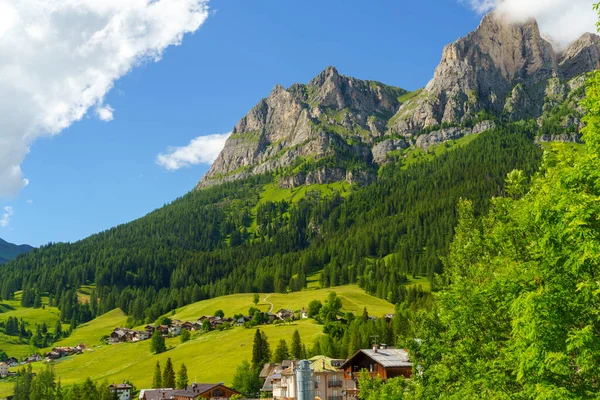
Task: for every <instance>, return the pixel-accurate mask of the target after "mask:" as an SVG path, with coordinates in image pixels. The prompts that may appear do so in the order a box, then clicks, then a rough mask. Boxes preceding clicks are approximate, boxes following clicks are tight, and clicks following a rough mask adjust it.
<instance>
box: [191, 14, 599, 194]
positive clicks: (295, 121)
mask: <svg viewBox="0 0 600 400" xmlns="http://www.w3.org/2000/svg"><path fill="white" fill-rule="evenodd" d="M599 41H600V38H599V37H598V36H597V35H594V34H585V35H583V36H582V37H581V38H580V39H578V40H577V41H575V42H574V43H572V44H571V45H570V46H569V47H568V48H567V49H565V50H564V51H562V52H556V51H555V50H554V49H553V47H552V45H551V44H550V43H549V42H548V41H546V40H545V39H544V38H543V37H542V35H541V34H540V30H539V27H538V24H537V23H536V22H535V21H534V20H531V21H528V22H526V23H523V24H513V23H510V22H508V21H505V20H503V19H502V18H501V17H499V16H498V15H496V14H495V13H494V12H492V13H489V14H487V15H486V16H485V17H484V18H483V20H482V21H481V24H480V25H479V27H478V28H477V29H476V30H475V31H474V32H472V33H470V34H468V35H467V36H466V37H464V38H461V39H459V40H457V41H456V42H454V43H452V44H449V45H448V46H446V47H445V48H444V51H443V54H442V60H441V62H440V64H439V66H438V67H437V68H436V70H435V73H434V77H433V79H432V80H431V81H430V82H429V83H428V84H427V86H426V87H425V88H424V89H422V90H419V91H416V92H414V93H408V92H407V91H406V90H403V89H400V88H396V87H391V86H387V85H384V84H382V83H379V82H375V81H364V80H359V79H355V78H351V77H346V76H344V75H340V74H339V73H338V71H337V70H336V69H335V68H334V67H329V68H327V69H326V70H325V71H323V72H322V73H321V74H319V75H318V76H317V77H316V78H314V79H313V80H312V81H311V82H309V83H308V84H306V85H302V84H295V85H292V86H291V87H290V88H288V89H284V88H283V87H282V86H279V85H278V86H276V87H275V89H273V91H272V92H271V94H270V95H269V97H267V98H266V99H263V100H261V101H260V102H259V103H258V104H257V105H256V106H255V107H254V108H253V109H252V110H251V111H250V112H249V113H248V114H247V115H246V116H244V117H243V118H242V119H241V120H240V121H239V122H238V124H237V125H236V126H235V127H234V128H233V133H232V135H231V137H230V138H229V139H228V140H227V142H226V144H225V148H224V149H223V151H222V152H221V154H220V155H219V157H218V158H217V160H216V161H215V162H214V164H213V165H212V167H211V168H210V170H209V172H208V173H207V174H206V175H205V176H204V177H203V178H202V180H201V181H200V183H199V184H198V188H203V187H207V186H211V185H214V184H219V183H223V182H227V181H233V180H237V179H242V178H245V177H248V176H251V175H255V174H263V173H269V172H274V171H278V175H279V178H278V179H279V181H278V182H279V185H280V186H281V187H297V186H299V185H303V184H313V183H320V184H323V183H331V182H335V181H347V182H348V183H355V182H356V183H359V184H361V185H365V184H368V183H371V182H372V181H373V180H374V179H375V177H376V170H377V168H378V165H381V164H384V163H385V162H386V161H387V159H388V154H390V153H391V152H395V151H399V150H404V149H406V148H409V147H410V146H413V147H418V148H423V149H428V148H429V147H430V146H431V145H435V144H439V143H442V142H445V141H448V140H454V139H458V138H460V137H463V136H466V135H470V134H476V133H480V132H483V131H486V130H489V129H492V128H493V127H494V126H496V122H501V123H504V122H510V121H518V120H526V119H536V120H537V122H538V125H539V126H540V130H539V132H538V136H539V137H540V140H541V141H549V140H563V141H564V140H569V141H577V140H578V139H579V138H578V136H577V132H578V131H579V128H580V127H581V119H580V118H581V109H580V108H579V105H578V103H579V100H581V98H582V96H583V83H584V74H585V73H586V72H589V71H592V70H594V69H596V68H598V67H600V46H599Z"/></svg>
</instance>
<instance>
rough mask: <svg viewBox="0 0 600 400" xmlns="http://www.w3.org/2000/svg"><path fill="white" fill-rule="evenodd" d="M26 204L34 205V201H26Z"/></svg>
mask: <svg viewBox="0 0 600 400" xmlns="http://www.w3.org/2000/svg"><path fill="white" fill-rule="evenodd" d="M25 203H27V204H29V205H31V204H33V200H25Z"/></svg>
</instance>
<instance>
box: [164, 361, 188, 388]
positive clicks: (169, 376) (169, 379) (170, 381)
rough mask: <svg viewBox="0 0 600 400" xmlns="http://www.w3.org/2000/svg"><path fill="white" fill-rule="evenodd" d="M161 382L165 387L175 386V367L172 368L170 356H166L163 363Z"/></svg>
mask: <svg viewBox="0 0 600 400" xmlns="http://www.w3.org/2000/svg"><path fill="white" fill-rule="evenodd" d="M186 374H187V370H186ZM161 383H162V385H163V387H166V388H174V387H176V382H175V369H174V368H173V363H172V362H171V357H169V358H167V363H166V364H165V369H164V370H163V374H162V381H161Z"/></svg>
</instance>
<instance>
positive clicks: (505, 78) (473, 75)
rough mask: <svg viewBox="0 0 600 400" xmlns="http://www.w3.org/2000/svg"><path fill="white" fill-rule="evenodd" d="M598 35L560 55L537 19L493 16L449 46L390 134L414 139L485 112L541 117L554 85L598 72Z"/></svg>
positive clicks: (512, 116) (402, 110)
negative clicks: (556, 81) (550, 84)
mask: <svg viewBox="0 0 600 400" xmlns="http://www.w3.org/2000/svg"><path fill="white" fill-rule="evenodd" d="M595 36H596V35H584V37H582V38H581V39H580V40H578V41H577V42H575V43H574V44H573V45H571V46H570V47H569V49H567V50H566V51H565V52H564V54H563V55H562V56H559V55H557V54H556V52H555V51H554V49H553V48H552V45H551V44H550V43H549V42H548V41H547V40H545V39H544V38H543V37H542V35H541V33H540V30H539V27H538V24H537V22H536V21H535V20H529V21H526V22H523V23H514V22H510V21H509V20H507V19H506V18H504V17H503V16H502V15H500V14H498V13H496V12H491V13H489V14H487V15H485V16H484V17H483V19H482V21H481V23H480V24H479V26H478V27H477V29H476V30H475V31H473V32H471V33H469V34H468V35H467V36H465V37H463V38H460V39H458V40H457V41H455V42H454V43H452V44H449V45H448V46H446V48H445V49H444V53H443V56H442V60H441V62H440V64H439V66H438V67H437V68H436V70H435V73H434V77H433V79H432V80H431V81H430V82H429V83H428V84H427V86H426V87H425V89H424V90H423V92H421V94H420V95H419V96H418V97H416V98H414V99H413V100H411V101H410V102H408V103H407V104H404V105H403V106H402V107H401V108H400V110H399V112H398V114H397V115H396V117H395V118H394V119H393V120H392V123H391V124H390V126H389V130H390V132H392V133H395V134H402V135H412V134H415V133H418V132H419V131H420V130H421V129H422V128H424V127H428V126H434V125H438V124H442V123H447V124H462V123H464V122H466V121H469V120H473V119H475V118H476V116H477V115H478V113H479V112H481V111H486V112H488V113H492V114H495V115H498V116H500V115H505V116H508V117H509V118H511V119H523V118H537V117H539V116H540V115H541V113H542V112H543V105H544V98H545V95H546V87H547V85H548V82H549V81H550V80H553V79H559V80H569V79H571V78H573V77H575V76H578V75H580V74H581V73H583V72H586V71H591V70H592V69H595V68H597V63H598V60H599V57H598V53H599V47H598V41H597V40H596V39H595Z"/></svg>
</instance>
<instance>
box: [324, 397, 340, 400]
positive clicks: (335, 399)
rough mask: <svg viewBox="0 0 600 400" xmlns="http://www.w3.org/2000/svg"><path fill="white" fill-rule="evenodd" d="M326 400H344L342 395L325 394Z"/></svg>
mask: <svg viewBox="0 0 600 400" xmlns="http://www.w3.org/2000/svg"><path fill="white" fill-rule="evenodd" d="M327 400H344V396H327Z"/></svg>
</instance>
